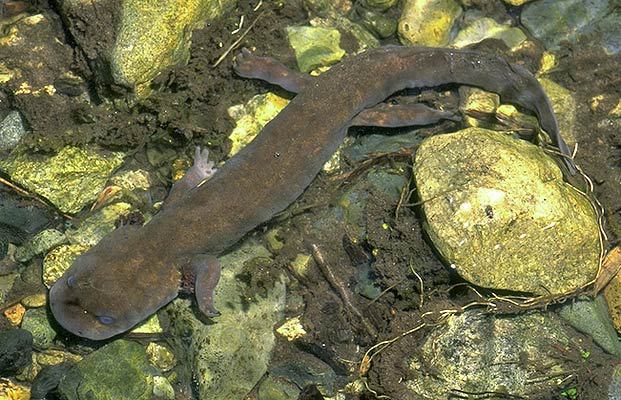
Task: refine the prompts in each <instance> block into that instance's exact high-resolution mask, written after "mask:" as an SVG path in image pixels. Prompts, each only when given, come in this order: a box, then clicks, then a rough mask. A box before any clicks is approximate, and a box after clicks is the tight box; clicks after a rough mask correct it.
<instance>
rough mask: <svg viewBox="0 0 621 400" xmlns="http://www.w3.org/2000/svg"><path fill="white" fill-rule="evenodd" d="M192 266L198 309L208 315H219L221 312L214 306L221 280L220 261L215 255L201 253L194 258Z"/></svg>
mask: <svg viewBox="0 0 621 400" xmlns="http://www.w3.org/2000/svg"><path fill="white" fill-rule="evenodd" d="M191 268H192V270H193V272H194V277H195V280H194V296H195V297H196V304H197V305H198V309H199V310H200V311H201V313H202V314H203V315H205V316H206V317H209V318H213V317H217V316H218V315H220V312H219V311H218V310H216V307H215V306H214V290H215V288H216V286H217V285H218V281H219V280H220V262H219V261H218V259H217V258H216V257H214V256H209V255H200V256H196V257H195V258H194V260H193V261H192V265H191Z"/></svg>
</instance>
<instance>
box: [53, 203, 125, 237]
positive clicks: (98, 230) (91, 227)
mask: <svg viewBox="0 0 621 400" xmlns="http://www.w3.org/2000/svg"><path fill="white" fill-rule="evenodd" d="M130 211H132V206H131V204H128V203H114V204H110V205H109V206H106V207H104V208H102V209H101V210H99V211H97V212H96V213H94V214H92V215H90V216H89V217H88V218H86V219H84V220H83V221H82V222H81V223H80V225H79V226H77V227H76V228H73V229H67V231H66V232H65V233H66V235H67V238H68V239H69V240H70V241H71V243H73V244H81V245H84V246H89V247H92V246H95V245H96V244H97V243H99V241H100V240H101V239H103V238H104V236H106V235H107V234H108V233H110V232H112V231H113V230H114V229H115V227H116V223H117V221H118V220H119V218H122V217H124V216H126V215H127V214H129V212H130Z"/></svg>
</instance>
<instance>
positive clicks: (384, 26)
mask: <svg viewBox="0 0 621 400" xmlns="http://www.w3.org/2000/svg"><path fill="white" fill-rule="evenodd" d="M358 15H360V18H361V23H362V24H363V25H364V26H365V27H366V28H367V29H369V30H370V31H371V32H373V33H375V35H376V36H378V37H380V38H387V37H390V36H392V35H393V34H394V33H395V32H396V31H397V21H395V20H394V19H393V18H390V17H389V16H387V15H384V14H383V13H381V12H377V11H373V10H367V9H364V8H359V9H358Z"/></svg>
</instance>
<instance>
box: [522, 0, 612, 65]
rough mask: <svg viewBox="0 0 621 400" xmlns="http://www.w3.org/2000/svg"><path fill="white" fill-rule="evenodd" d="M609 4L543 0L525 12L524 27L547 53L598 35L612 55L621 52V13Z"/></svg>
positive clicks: (599, 0) (595, 0) (601, 0)
mask: <svg viewBox="0 0 621 400" xmlns="http://www.w3.org/2000/svg"><path fill="white" fill-rule="evenodd" d="M615 4H616V2H614V1H609V0H591V1H583V0H540V1H535V2H533V3H530V4H527V5H526V6H525V7H524V9H523V10H522V14H521V21H522V24H523V25H524V26H525V27H526V28H527V29H528V30H529V31H530V32H531V34H532V35H533V36H534V37H536V38H537V39H539V40H541V41H542V42H543V43H544V45H545V46H546V48H547V49H548V50H557V49H558V48H559V44H560V42H561V41H563V40H569V41H571V42H575V41H576V40H578V39H579V38H580V37H581V36H584V35H587V34H596V35H597V36H598V37H599V38H600V39H599V43H600V44H601V45H602V47H603V48H604V50H606V51H607V52H608V53H609V54H616V53H617V52H618V51H619V50H621V43H620V41H621V40H620V39H619V36H620V35H621V12H619V11H618V6H617V10H616V11H615Z"/></svg>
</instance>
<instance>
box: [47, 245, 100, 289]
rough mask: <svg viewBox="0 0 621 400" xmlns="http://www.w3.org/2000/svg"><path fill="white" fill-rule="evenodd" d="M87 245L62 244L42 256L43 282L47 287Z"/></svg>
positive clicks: (87, 247) (69, 265)
mask: <svg viewBox="0 0 621 400" xmlns="http://www.w3.org/2000/svg"><path fill="white" fill-rule="evenodd" d="M88 249H89V246H84V245H81V244H63V245H60V246H58V247H55V248H53V249H52V250H51V251H50V252H48V253H47V254H46V255H45V257H44V258H43V283H45V285H46V286H47V287H48V288H49V287H51V286H52V285H53V284H54V282H56V280H57V279H58V278H60V277H61V276H62V274H64V273H65V271H66V270H68V269H69V267H71V264H73V262H74V261H75V259H76V258H78V256H79V255H80V254H82V253H84V252H85V251H86V250H88Z"/></svg>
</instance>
